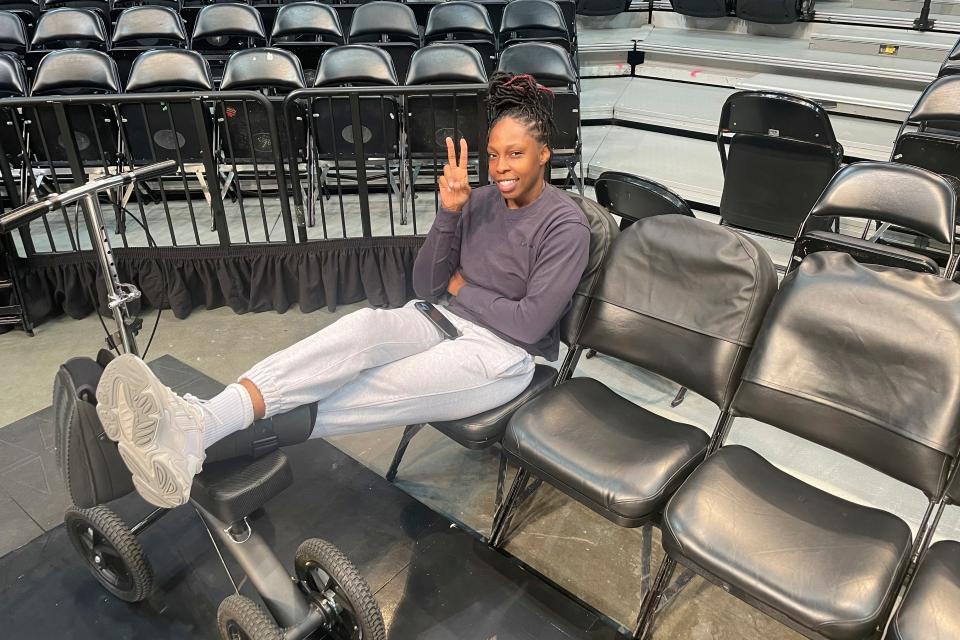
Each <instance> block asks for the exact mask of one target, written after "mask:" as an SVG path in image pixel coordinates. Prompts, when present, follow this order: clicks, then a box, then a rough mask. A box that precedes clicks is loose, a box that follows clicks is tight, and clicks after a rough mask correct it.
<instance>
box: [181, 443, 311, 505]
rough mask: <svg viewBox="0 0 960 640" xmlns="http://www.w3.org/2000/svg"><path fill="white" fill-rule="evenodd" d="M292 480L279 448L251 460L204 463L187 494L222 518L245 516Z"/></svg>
mask: <svg viewBox="0 0 960 640" xmlns="http://www.w3.org/2000/svg"><path fill="white" fill-rule="evenodd" d="M291 484H293V472H292V471H291V469H290V464H289V463H288V462H287V456H286V455H285V454H284V453H283V452H282V451H279V450H276V451H272V452H271V453H268V454H267V455H265V456H263V457H260V458H257V459H256V460H252V461H251V460H250V458H235V459H233V460H225V461H223V462H216V463H213V464H210V465H205V466H204V468H203V472H201V473H200V474H199V475H197V476H196V477H195V478H194V479H193V488H192V489H191V490H190V498H191V499H192V500H194V501H196V502H197V503H198V504H199V505H200V506H202V507H203V508H204V509H206V510H207V511H209V512H210V513H212V514H213V515H215V516H216V517H217V518H219V519H220V520H223V521H224V522H235V521H237V520H240V519H241V518H243V517H244V516H248V515H250V514H251V513H253V512H254V511H256V510H257V509H259V508H260V507H262V506H263V505H265V504H266V503H267V502H269V501H270V499H271V498H273V497H274V496H276V495H277V494H278V493H280V492H281V491H283V490H284V489H286V488H287V487H289V486H290V485H291Z"/></svg>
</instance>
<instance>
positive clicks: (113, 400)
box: [97, 356, 200, 508]
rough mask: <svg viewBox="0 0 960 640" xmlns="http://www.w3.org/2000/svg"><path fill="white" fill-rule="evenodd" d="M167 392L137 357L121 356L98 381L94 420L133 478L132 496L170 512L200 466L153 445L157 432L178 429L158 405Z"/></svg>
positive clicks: (181, 499) (185, 493) (184, 496)
mask: <svg viewBox="0 0 960 640" xmlns="http://www.w3.org/2000/svg"><path fill="white" fill-rule="evenodd" d="M166 394H167V391H166V390H165V389H164V388H162V387H161V386H160V385H159V384H158V383H157V382H156V380H155V378H154V377H153V374H152V373H151V371H150V369H148V368H147V365H146V364H144V363H143V361H142V360H140V359H139V358H132V357H131V358H126V357H123V356H121V358H119V359H118V360H117V361H115V362H113V363H112V366H111V367H108V368H107V370H106V371H105V372H104V374H103V377H102V378H101V379H100V385H99V389H98V394H97V395H98V396H99V399H98V404H97V415H99V417H100V421H101V422H102V423H103V430H104V432H106V434H107V436H108V437H109V438H110V439H111V440H114V441H115V442H117V449H118V451H119V452H120V457H121V458H123V461H124V463H125V464H126V465H127V468H128V469H129V470H130V473H131V474H132V475H133V484H134V486H135V487H136V489H137V492H138V493H139V494H140V495H141V496H142V497H143V498H144V499H145V500H146V501H147V502H149V503H151V504H153V505H155V506H158V507H166V508H173V507H178V506H180V505H182V504H185V503H186V502H187V500H188V499H189V495H190V486H191V484H192V482H193V475H194V474H192V473H191V474H190V475H189V476H188V477H184V474H183V472H182V471H181V469H183V468H184V467H186V468H188V469H191V470H196V471H199V467H200V462H194V463H191V462H192V461H191V460H190V459H189V457H187V456H176V455H174V454H171V452H170V451H169V450H166V449H163V448H161V447H160V446H158V445H157V434H158V433H159V432H160V429H164V430H171V429H178V430H180V432H181V433H184V432H183V430H182V429H179V427H178V425H177V423H176V421H174V420H170V416H171V415H172V414H173V409H172V408H171V407H169V406H166V405H167V403H166V402H164V401H163V398H164V397H165V396H166Z"/></svg>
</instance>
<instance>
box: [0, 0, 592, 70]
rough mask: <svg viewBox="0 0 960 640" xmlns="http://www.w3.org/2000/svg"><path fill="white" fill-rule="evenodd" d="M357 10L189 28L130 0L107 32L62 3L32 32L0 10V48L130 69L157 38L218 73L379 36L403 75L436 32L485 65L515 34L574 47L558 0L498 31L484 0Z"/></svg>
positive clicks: (320, 7)
mask: <svg viewBox="0 0 960 640" xmlns="http://www.w3.org/2000/svg"><path fill="white" fill-rule="evenodd" d="M351 11H352V15H351V16H349V19H350V22H349V27H348V28H346V29H345V28H344V26H343V25H342V23H341V17H340V16H339V15H338V14H337V12H336V11H335V10H334V8H333V7H331V6H330V5H324V4H321V3H317V2H296V3H292V4H287V5H283V6H281V7H279V8H278V9H277V10H276V12H275V14H274V15H272V25H271V27H270V31H269V32H268V31H267V28H266V26H265V24H264V21H263V16H262V15H261V12H260V11H258V10H257V9H256V8H254V7H251V6H250V5H246V4H239V3H223V4H215V5H210V6H207V7H204V8H203V9H201V10H200V11H199V13H198V14H197V15H196V16H195V20H194V22H193V25H192V30H191V32H190V35H189V36H188V32H187V25H186V24H185V22H184V20H183V18H182V17H181V16H180V15H179V14H177V12H176V11H175V10H174V9H172V8H170V7H157V6H141V7H132V8H129V9H125V10H124V11H122V12H121V13H120V14H119V16H118V17H117V20H116V23H115V24H114V25H113V29H112V33H108V29H107V28H106V25H105V23H104V21H103V19H102V17H101V16H100V14H98V13H96V12H94V11H92V10H90V9H80V8H60V9H52V10H50V11H47V12H45V13H43V14H42V15H41V16H40V18H39V19H38V20H37V23H36V28H35V29H34V30H33V34H32V36H31V37H30V38H29V40H28V38H27V33H26V30H25V28H24V25H23V23H22V21H21V19H20V17H19V16H18V15H17V14H15V13H11V12H0V48H3V49H5V50H8V51H11V52H13V53H16V54H19V55H24V56H25V57H26V60H27V67H28V72H32V70H33V69H34V68H35V64H36V62H37V59H38V57H39V56H42V55H43V53H44V52H46V51H49V50H52V49H59V48H75V47H84V48H92V49H99V50H110V51H112V52H114V54H113V55H114V57H115V59H116V60H117V61H118V63H119V65H120V73H121V77H122V78H124V79H125V78H126V74H127V71H128V69H129V64H130V62H131V61H132V58H133V57H135V56H136V55H137V53H139V52H141V51H146V50H151V49H156V48H157V47H189V48H192V49H195V50H198V51H201V52H203V53H204V54H205V55H206V56H207V57H208V59H210V60H211V62H212V63H213V65H214V74H215V75H216V76H218V77H219V71H220V70H221V68H222V63H223V62H224V61H225V59H226V56H228V55H229V54H230V53H232V52H234V51H237V50H239V49H246V48H249V47H253V46H264V45H267V44H269V45H270V46H279V47H282V48H289V49H291V50H296V51H297V53H298V55H300V56H301V62H302V63H303V65H304V67H305V68H308V69H313V68H315V67H316V65H317V63H318V62H319V57H320V55H322V53H323V51H324V50H325V49H327V48H330V47H333V46H336V45H338V44H345V43H347V42H350V43H360V42H370V43H376V44H377V45H378V46H382V47H384V48H386V49H389V50H390V51H391V55H392V57H393V58H394V64H395V66H396V67H397V69H398V71H399V72H400V74H401V77H402V76H403V74H405V73H406V66H407V63H408V62H409V57H410V55H411V54H412V53H413V51H415V50H416V49H418V48H419V47H421V46H423V45H424V44H430V43H433V42H438V41H445V40H453V41H460V42H463V43H464V44H468V45H469V46H472V47H473V48H475V49H477V51H478V52H479V53H480V54H481V55H482V56H483V59H484V61H485V68H486V69H487V71H488V72H489V71H492V70H493V68H494V67H495V66H496V61H497V57H498V55H499V53H500V51H502V49H503V48H504V47H507V46H509V45H511V44H515V43H517V42H524V41H532V40H537V41H542V42H553V43H555V44H558V45H560V46H563V47H564V48H566V49H568V50H573V48H574V47H575V40H574V39H573V38H572V37H571V35H570V34H569V33H568V31H567V28H566V25H565V23H564V19H563V15H562V13H561V11H560V9H559V7H558V6H557V4H556V3H555V2H553V0H514V2H511V3H510V5H509V6H508V7H507V8H506V10H505V11H504V15H503V19H502V21H501V23H500V28H499V31H496V32H495V31H494V28H493V24H492V22H491V20H490V16H489V14H488V13H487V10H486V8H485V7H484V6H483V5H481V4H478V3H475V2H466V1H455V2H447V3H443V4H439V5H435V6H434V7H433V8H432V9H431V11H430V13H429V15H428V18H427V21H426V24H425V26H424V27H423V28H422V29H421V27H420V25H418V24H417V22H416V19H415V16H414V14H413V12H412V11H411V10H410V8H409V7H408V6H406V5H403V4H400V3H397V2H387V1H382V0H380V1H375V2H371V3H368V4H366V5H362V6H359V7H356V8H355V10H354V9H353V8H352V9H351ZM218 62H219V64H218Z"/></svg>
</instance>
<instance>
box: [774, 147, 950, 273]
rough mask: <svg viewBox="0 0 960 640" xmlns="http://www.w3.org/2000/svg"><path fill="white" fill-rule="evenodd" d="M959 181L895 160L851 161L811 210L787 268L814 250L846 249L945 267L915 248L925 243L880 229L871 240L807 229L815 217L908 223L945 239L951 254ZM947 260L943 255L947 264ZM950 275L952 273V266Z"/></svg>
mask: <svg viewBox="0 0 960 640" xmlns="http://www.w3.org/2000/svg"><path fill="white" fill-rule="evenodd" d="M957 186H960V181H957V180H955V179H947V178H944V177H943V176H940V175H937V174H935V173H932V172H930V171H926V170H924V169H919V168H917V167H911V166H907V165H902V164H896V163H893V162H859V163H857V164H852V165H847V166H846V167H844V168H843V169H841V170H840V171H838V172H837V174H836V176H834V178H833V180H831V181H830V183H829V184H828V185H827V188H826V189H825V190H824V192H823V195H821V196H820V199H819V200H818V201H817V203H816V204H815V205H814V207H813V209H812V210H811V211H810V216H809V218H808V220H807V221H806V222H805V223H804V225H803V226H801V227H800V234H799V237H798V238H797V242H796V244H795V245H794V249H793V255H792V256H791V259H790V262H789V264H788V265H787V270H788V272H789V271H791V270H793V269H794V268H795V267H796V266H798V265H799V263H800V261H801V260H802V259H803V258H805V257H806V256H808V255H809V254H811V253H815V252H817V251H841V252H843V253H847V254H850V255H851V256H853V258H854V259H855V260H856V261H857V262H861V263H865V264H880V265H885V266H888V267H899V268H901V269H909V270H911V271H920V272H923V273H932V274H938V273H940V268H939V266H938V265H937V263H936V262H935V261H934V260H933V259H932V258H930V257H928V256H926V255H924V254H923V253H920V252H919V251H918V250H917V249H916V248H915V247H917V246H919V245H920V243H914V245H913V246H908V248H900V247H896V246H890V245H889V244H886V243H883V242H882V237H883V236H882V234H881V233H878V234H877V237H876V238H873V239H870V240H867V239H862V238H859V237H851V236H845V235H841V234H839V233H835V232H831V231H821V230H812V231H806V230H805V227H806V226H809V221H810V220H814V219H816V218H820V219H830V218H838V217H843V218H852V219H860V220H874V221H876V222H879V223H882V224H884V225H887V226H890V225H893V226H895V227H896V228H899V229H905V230H907V231H909V232H910V233H911V234H915V235H916V236H920V237H922V238H926V239H927V240H928V241H930V240H932V241H934V242H939V243H942V244H944V245H946V246H947V247H949V248H948V249H947V254H948V255H953V254H954V253H955V252H954V249H953V246H954V234H955V229H956V224H955V219H956V207H957V193H958V190H957ZM813 226H817V225H813ZM819 226H822V225H819ZM948 262H949V260H944V263H945V264H944V266H945V267H948V265H947V264H946V263H948ZM947 275H948V277H949V275H950V274H949V271H948V273H947Z"/></svg>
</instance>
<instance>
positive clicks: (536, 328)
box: [413, 184, 590, 360]
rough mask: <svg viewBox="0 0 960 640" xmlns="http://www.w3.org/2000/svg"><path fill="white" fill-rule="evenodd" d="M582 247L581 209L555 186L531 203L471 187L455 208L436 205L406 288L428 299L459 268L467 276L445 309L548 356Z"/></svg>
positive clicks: (578, 272)
mask: <svg viewBox="0 0 960 640" xmlns="http://www.w3.org/2000/svg"><path fill="white" fill-rule="evenodd" d="M589 252H590V227H589V224H588V222H587V219H586V216H584V215H583V212H582V211H581V210H580V207H578V206H577V205H576V203H574V201H573V200H572V199H570V197H569V196H567V195H566V194H565V193H564V192H563V191H561V190H560V189H557V188H556V187H554V186H552V185H549V184H548V185H546V187H545V188H544V190H543V193H541V194H540V197H538V198H537V199H536V200H535V201H534V202H532V203H530V204H528V205H527V206H525V207H521V208H519V209H508V208H507V204H506V202H505V201H504V199H503V196H501V195H500V191H499V190H498V189H497V187H496V185H492V184H491V185H486V186H483V187H480V188H477V189H474V190H473V191H472V193H471V194H470V200H468V201H467V204H466V206H465V207H464V208H463V211H462V212H461V213H456V212H453V211H447V210H445V209H443V208H441V209H440V210H439V211H438V212H437V219H436V221H434V223H433V227H431V229H430V233H429V234H427V239H426V241H425V242H424V244H423V246H422V247H421V248H420V252H419V253H418V254H417V259H416V261H415V262H414V265H413V289H414V291H415V292H416V294H417V296H419V297H421V298H425V299H428V300H433V299H436V298H438V297H440V296H441V295H443V294H444V293H445V292H446V290H447V283H448V282H449V281H450V277H451V276H452V275H453V274H454V272H455V271H456V270H457V269H460V272H461V273H462V274H463V277H464V279H465V280H466V281H467V283H466V284H465V285H463V288H461V289H460V293H459V295H457V296H455V297H453V298H452V299H451V301H450V303H449V305H448V307H447V309H448V310H449V311H452V312H453V313H455V314H457V315H458V316H460V317H461V318H464V319H465V320H470V321H471V322H474V323H476V324H478V325H480V326H483V327H486V328H487V329H489V330H491V331H493V332H494V333H495V334H497V335H498V336H499V337H501V338H503V339H504V340H507V341H508V342H510V343H512V344H515V345H517V346H519V347H522V348H523V349H525V350H526V351H527V352H528V353H531V354H533V355H535V356H542V357H544V358H546V359H547V360H556V359H557V356H558V354H559V351H560V331H559V326H558V325H559V322H560V318H562V317H563V314H564V313H566V311H567V309H568V308H569V307H570V301H571V299H572V298H573V293H574V291H576V289H577V284H578V283H579V282H580V278H581V276H582V275H583V270H584V269H585V268H586V266H587V258H588V254H589Z"/></svg>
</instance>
